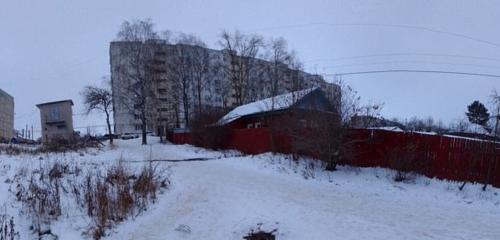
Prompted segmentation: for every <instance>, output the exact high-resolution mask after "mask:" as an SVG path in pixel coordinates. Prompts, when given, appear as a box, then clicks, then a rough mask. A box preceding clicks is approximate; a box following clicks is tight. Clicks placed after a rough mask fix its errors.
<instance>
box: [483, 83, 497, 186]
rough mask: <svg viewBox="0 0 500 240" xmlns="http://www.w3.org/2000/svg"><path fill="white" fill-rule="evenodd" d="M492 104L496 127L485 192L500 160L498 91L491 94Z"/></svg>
mask: <svg viewBox="0 0 500 240" xmlns="http://www.w3.org/2000/svg"><path fill="white" fill-rule="evenodd" d="M490 97H491V102H492V104H493V107H494V108H495V112H494V113H493V116H492V117H491V119H492V121H493V125H494V127H493V128H492V135H493V146H492V147H491V151H490V157H489V158H488V169H487V172H486V179H485V181H484V185H483V191H485V190H486V187H487V186H488V184H489V183H490V182H491V174H492V172H493V168H494V166H495V165H496V164H494V163H495V161H497V160H498V158H497V152H498V150H497V147H498V126H499V124H500V95H499V94H498V92H497V91H496V90H494V91H493V93H492V94H491V96H490Z"/></svg>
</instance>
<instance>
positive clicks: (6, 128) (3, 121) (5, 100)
mask: <svg viewBox="0 0 500 240" xmlns="http://www.w3.org/2000/svg"><path fill="white" fill-rule="evenodd" d="M13 137H14V98H13V97H12V96H11V95H9V94H8V93H6V92H5V91H3V90H2V89H0V141H1V140H7V141H8V140H10V139H12V138H13Z"/></svg>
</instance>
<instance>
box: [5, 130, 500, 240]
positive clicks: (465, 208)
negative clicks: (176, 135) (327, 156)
mask: <svg viewBox="0 0 500 240" xmlns="http://www.w3.org/2000/svg"><path fill="white" fill-rule="evenodd" d="M150 140H151V141H152V142H154V141H157V139H154V138H152V139H150ZM206 158H208V160H206V161H177V162H176V161H175V160H183V159H206ZM55 160H59V161H69V162H75V161H76V162H78V163H81V164H82V166H89V167H96V166H106V165H109V164H112V163H114V162H116V161H118V160H121V161H123V162H125V163H126V165H127V166H128V167H130V168H139V167H142V166H143V165H144V164H145V163H144V161H147V160H154V161H155V163H156V164H158V165H159V166H161V167H164V168H165V169H167V168H168V169H169V171H168V172H169V175H170V180H171V186H170V188H169V189H168V190H167V191H165V192H164V193H163V194H162V195H160V197H159V199H158V201H157V202H156V203H155V204H154V205H151V206H150V208H149V209H148V211H147V212H145V213H143V214H141V215H139V216H137V217H136V218H134V219H130V220H127V221H126V222H124V223H122V224H120V225H118V226H117V227H116V228H114V229H113V230H112V231H111V232H110V235H108V237H107V239H204V240H211V239H214V240H215V239H217V240H219V239H242V237H243V236H244V235H246V234H247V233H248V232H249V231H251V229H256V228H260V229H262V230H268V231H270V230H274V229H277V235H278V237H277V239H280V240H281V239H288V240H295V239H297V240H298V239H301V240H302V239H315V240H316V239H318V240H321V239H419V240H420V239H500V189H496V188H491V187H490V188H488V190H487V191H486V192H482V191H481V186H479V185H467V186H466V188H465V189H464V191H458V190H457V188H458V186H459V183H455V182H447V181H439V180H434V179H428V178H425V177H418V178H417V179H416V180H415V181H414V182H413V183H395V182H394V181H392V177H393V175H394V172H392V171H388V170H385V169H376V168H368V169H357V168H351V167H341V168H340V169H339V171H336V172H332V173H330V172H324V171H322V170H321V168H320V167H319V164H317V163H314V161H311V160H305V159H303V160H301V161H300V162H299V163H296V162H294V161H292V160H290V159H289V158H288V157H287V156H284V155H272V154H262V155H258V156H240V154H238V153H237V152H234V151H227V152H216V151H210V150H204V149H200V148H195V147H192V146H188V145H181V146H176V145H160V144H158V143H153V144H151V145H148V146H141V145H140V143H139V142H138V140H137V139H136V140H129V141H120V140H119V141H118V142H117V147H115V148H114V149H106V150H102V151H90V152H86V153H83V154H80V153H71V154H51V155H42V156H14V157H9V156H5V155H0V205H2V203H4V204H6V206H7V212H8V213H9V214H11V215H14V216H16V222H18V225H19V226H18V228H17V230H18V231H20V232H21V236H22V238H21V239H30V238H34V236H32V235H30V231H29V229H28V227H29V226H28V225H27V224H26V222H27V221H26V220H23V217H22V216H20V215H19V214H18V212H19V204H17V203H16V202H15V200H14V196H12V193H9V187H12V186H11V184H10V183H9V181H6V180H7V179H11V178H12V177H13V175H14V174H15V173H16V172H18V170H19V169H20V168H23V167H25V168H26V167H27V168H35V169H36V168H37V167H40V166H43V164H44V163H43V162H46V161H55ZM159 160H173V161H159ZM68 208H69V207H68ZM70 212H71V211H70ZM87 224H88V220H87V219H85V217H83V216H80V215H77V214H74V215H72V214H67V216H62V217H61V218H60V220H58V222H56V223H55V224H54V225H53V232H54V233H56V234H58V235H59V236H60V239H79V238H83V237H82V236H81V232H82V231H84V229H85V227H86V225H87Z"/></svg>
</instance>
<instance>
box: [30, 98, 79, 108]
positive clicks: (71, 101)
mask: <svg viewBox="0 0 500 240" xmlns="http://www.w3.org/2000/svg"><path fill="white" fill-rule="evenodd" d="M65 102H69V103H71V106H73V100H71V99H68V100H61V101H55V102H46V103H40V104H37V105H36V106H37V107H38V108H40V107H42V106H45V105H52V104H59V103H65Z"/></svg>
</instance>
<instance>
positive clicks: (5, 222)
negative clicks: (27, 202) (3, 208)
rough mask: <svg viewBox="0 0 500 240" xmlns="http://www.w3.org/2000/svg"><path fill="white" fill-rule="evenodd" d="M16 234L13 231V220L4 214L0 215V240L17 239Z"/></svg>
mask: <svg viewBox="0 0 500 240" xmlns="http://www.w3.org/2000/svg"><path fill="white" fill-rule="evenodd" d="M18 235H19V234H18V233H17V232H16V230H15V224H14V218H13V217H11V216H9V215H7V214H6V213H1V214H0V240H15V239H18Z"/></svg>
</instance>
